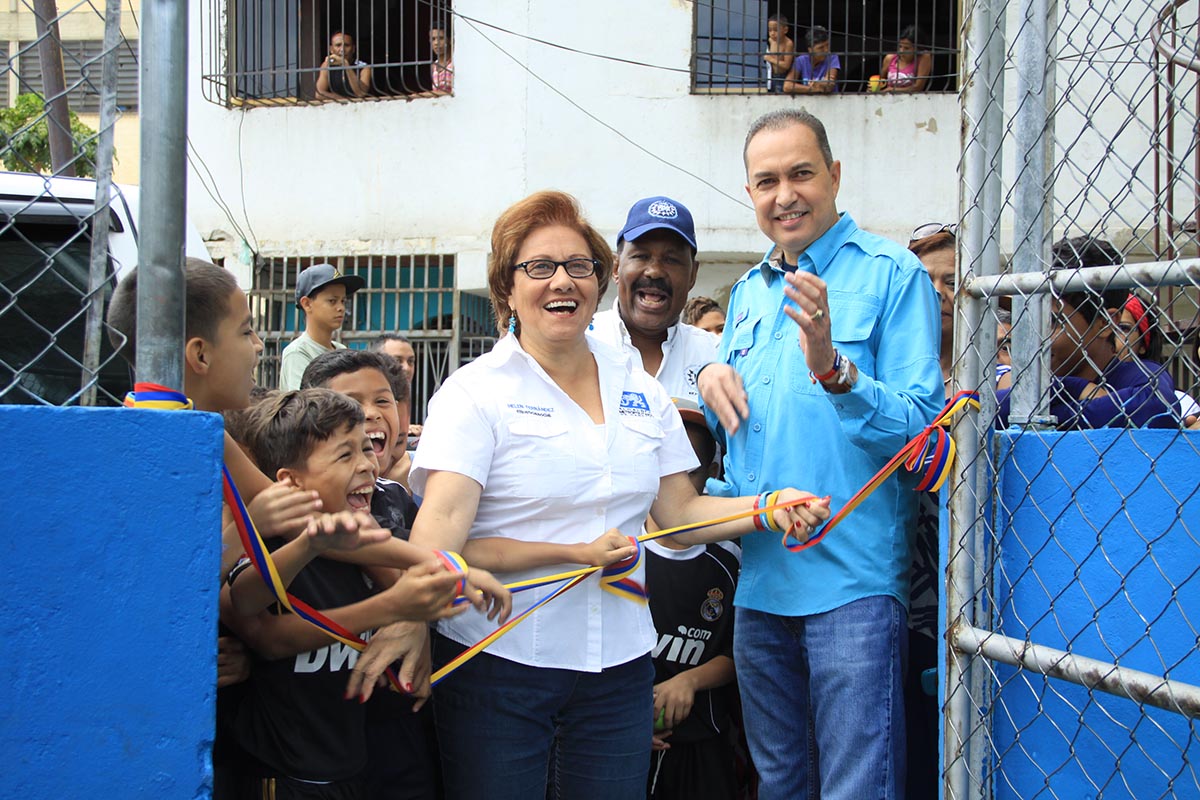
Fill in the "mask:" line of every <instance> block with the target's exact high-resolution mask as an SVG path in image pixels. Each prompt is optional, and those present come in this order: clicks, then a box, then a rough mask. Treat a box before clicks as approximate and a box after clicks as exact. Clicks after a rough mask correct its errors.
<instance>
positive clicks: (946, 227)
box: [908, 222, 958, 242]
mask: <svg viewBox="0 0 1200 800" xmlns="http://www.w3.org/2000/svg"><path fill="white" fill-rule="evenodd" d="M939 233H948V234H950V235H951V236H953V237H954V238H955V239H957V238H958V223H957V222H949V223H943V222H926V223H925V224H924V225H918V226H917V227H916V228H914V229H913V232H912V236H910V237H908V240H909V241H910V242H915V241H916V240H917V239H924V238H925V237H926V236H934V235H936V234H939Z"/></svg>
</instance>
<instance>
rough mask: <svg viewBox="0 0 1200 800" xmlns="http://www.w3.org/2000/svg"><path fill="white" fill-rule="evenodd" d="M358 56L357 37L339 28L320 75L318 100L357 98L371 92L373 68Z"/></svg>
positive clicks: (318, 78)
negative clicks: (355, 43)
mask: <svg viewBox="0 0 1200 800" xmlns="http://www.w3.org/2000/svg"><path fill="white" fill-rule="evenodd" d="M356 56H357V49H356V48H355V46H354V37H353V36H351V35H350V34H348V33H342V32H341V31H338V32H337V33H335V34H333V36H331V37H329V55H327V56H325V60H324V61H322V62H321V74H320V75H318V76H317V98H318V99H321V100H347V99H350V100H353V99H357V98H359V97H366V96H367V95H368V94H369V93H370V91H371V68H370V67H368V66H367V64H366V62H365V61H359V60H358V59H357V58H356Z"/></svg>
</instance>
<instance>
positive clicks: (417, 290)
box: [249, 255, 496, 422]
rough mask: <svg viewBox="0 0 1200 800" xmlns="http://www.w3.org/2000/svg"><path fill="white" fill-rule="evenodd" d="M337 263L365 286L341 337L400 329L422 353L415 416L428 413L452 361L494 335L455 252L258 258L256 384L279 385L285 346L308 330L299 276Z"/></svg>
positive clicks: (461, 360)
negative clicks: (461, 284) (464, 288)
mask: <svg viewBox="0 0 1200 800" xmlns="http://www.w3.org/2000/svg"><path fill="white" fill-rule="evenodd" d="M322 263H327V264H333V265H334V266H335V267H337V268H338V269H339V270H341V271H342V272H343V273H344V274H347V275H358V276H359V277H361V278H362V279H363V280H364V281H366V286H364V287H363V288H362V289H360V290H359V291H357V292H356V293H355V294H354V295H353V296H352V297H351V298H350V301H349V303H348V307H347V311H346V319H345V322H344V323H343V328H342V331H341V334H340V337H339V338H340V340H341V342H342V343H343V344H345V345H346V346H347V347H354V348H367V347H370V346H371V344H372V342H373V341H374V340H375V339H377V338H378V337H379V336H381V335H382V334H385V333H389V334H401V335H403V336H404V337H405V338H406V339H408V340H409V342H411V343H412V346H413V351H414V352H415V354H416V359H417V360H416V369H415V374H414V377H413V400H412V413H413V421H414V422H420V421H421V420H423V419H424V417H425V410H426V407H427V404H428V401H429V398H430V397H431V396H432V395H433V393H434V392H435V391H437V389H438V387H440V386H441V385H442V381H444V380H445V379H446V376H447V375H449V374H450V372H452V371H453V370H454V369H457V368H458V367H460V366H462V365H463V364H466V363H468V362H470V361H471V360H473V359H475V358H477V357H478V356H480V355H482V354H484V353H486V352H487V351H488V350H490V349H491V347H492V345H493V344H495V341H496V326H495V322H494V320H493V316H492V307H491V303H490V302H489V300H488V299H487V298H485V297H479V296H477V295H472V294H467V293H465V292H460V291H459V290H458V289H457V288H456V281H455V264H454V256H450V255H445V256H438V255H418V256H379V255H359V256H302V257H285V258H265V259H260V261H259V263H258V265H257V267H256V268H255V270H254V273H253V287H252V289H251V290H250V293H249V297H250V310H251V314H252V315H253V322H252V324H253V325H254V329H255V330H256V331H257V332H258V334H259V336H261V337H262V340H263V354H262V359H261V360H260V361H259V367H258V384H259V385H260V386H265V387H268V388H274V387H276V386H278V385H279V359H280V357H281V356H282V354H283V349H284V348H285V347H287V345H288V344H289V343H290V342H291V341H292V340H293V339H295V338H296V337H297V336H299V335H300V333H301V332H302V331H303V330H304V314H303V313H302V312H301V311H300V309H299V308H297V307H296V279H297V277H298V276H299V274H300V272H301V271H302V270H304V269H306V268H308V267H310V266H312V265H313V264H322Z"/></svg>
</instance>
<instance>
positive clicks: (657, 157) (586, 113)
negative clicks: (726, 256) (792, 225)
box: [463, 17, 753, 210]
mask: <svg viewBox="0 0 1200 800" xmlns="http://www.w3.org/2000/svg"><path fill="white" fill-rule="evenodd" d="M463 22H465V23H467V26H468V27H470V28H471V29H473V30H474V31H475V32H476V33H477V34H479V35H480V36H481V37H482V38H483V39H484V40H485V41H486V42H487V43H488V44H490V45H491V46H492V47H495V48H496V49H497V50H499V51H500V52H501V53H503V54H504V55H505V56H507V57H508V58H510V59H511V60H512V61H513V62H514V63H516V65H517V66H519V67H520V68H521V69H523V70H525V71H526V72H528V73H529V75H530V77H532V78H533V79H534V80H536V81H538V82H539V83H541V84H542V85H543V86H545V87H546V88H547V89H549V90H550V91H552V92H554V93H555V94H556V95H558V96H559V97H561V98H562V99H563V100H566V101H567V103H569V104H570V105H572V106H574V107H575V108H576V109H577V110H578V111H579V112H580V113H582V114H583V115H584V116H586V117H587V118H588V119H591V120H592V121H593V122H595V123H597V124H598V125H600V126H601V127H603V128H607V129H608V130H610V131H612V132H613V133H615V134H616V135H617V136H618V137H620V138H621V139H623V140H624V141H625V142H627V143H629V144H630V145H632V146H633V147H635V148H636V149H638V150H640V151H641V152H643V153H645V154H646V155H648V156H650V157H651V158H653V159H654V160H655V161H658V162H660V163H662V164H665V165H666V166H668V167H670V168H671V169H674V170H677V171H679V172H682V173H683V174H684V175H687V176H688V177H690V178H694V179H695V180H697V181H699V182H700V183H702V184H704V185H705V186H707V187H708V188H710V189H712V190H713V191H714V192H716V193H717V194H719V195H721V196H722V197H726V198H728V199H729V200H732V201H733V202H735V203H737V204H738V205H739V206H742V207H743V208H747V209H751V210H752V209H753V206H751V205H750V204H749V203H746V202H745V201H744V200H741V199H739V198H737V197H735V196H734V195H732V194H730V193H729V192H726V191H725V190H724V189H722V188H721V187H719V186H717V185H716V184H715V183H713V182H711V181H709V180H707V179H705V178H702V177H701V176H699V175H697V174H696V173H694V172H691V171H690V170H688V169H685V168H684V167H681V166H679V165H678V164H675V163H673V162H671V161H668V160H667V159H665V158H663V157H662V156H660V155H658V154H657V153H655V152H654V151H652V150H650V149H649V148H647V147H645V146H644V145H642V144H639V143H638V142H635V141H634V140H633V139H631V138H629V137H628V136H626V135H625V134H624V133H622V132H621V131H620V130H619V129H617V128H615V127H613V126H612V125H609V124H608V123H607V122H605V121H604V120H603V119H601V118H600V117H598V116H596V115H595V114H593V113H592V112H590V111H588V110H587V109H586V108H584V107H583V106H581V105H580V104H579V103H577V102H575V101H574V100H572V99H571V98H570V97H569V96H567V94H566V93H565V92H563V91H562V90H560V89H559V88H558V87H556V86H554V85H553V84H551V83H550V82H549V81H547V80H546V79H545V78H543V77H542V76H541V75H538V74H537V73H536V72H534V71H533V69H531V68H530V67H529V66H528V65H527V64H525V63H524V62H523V61H521V59H519V58H517V57H516V56H514V55H513V54H512V53H510V52H508V51H507V50H505V49H504V48H503V47H501V46H500V45H499V44H497V43H496V42H495V41H493V40H492V38H491V37H490V36H488V35H487V34H486V33H484V32H483V31H481V30H480V29H479V28H477V27H476V26H475V23H474V22H473V21H471V20H469V19H467V18H465V17H464V18H463Z"/></svg>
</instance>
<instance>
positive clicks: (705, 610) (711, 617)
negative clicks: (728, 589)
mask: <svg viewBox="0 0 1200 800" xmlns="http://www.w3.org/2000/svg"><path fill="white" fill-rule="evenodd" d="M724 599H725V593H724V592H722V591H721V590H720V589H709V590H708V599H707V600H705V601H704V602H703V603H701V604H700V616H701V617H703V618H704V620H705V621H706V622H716V621H717V620H718V619H720V618H721V614H723V613H725V606H724V605H722V603H721V601H722V600H724Z"/></svg>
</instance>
